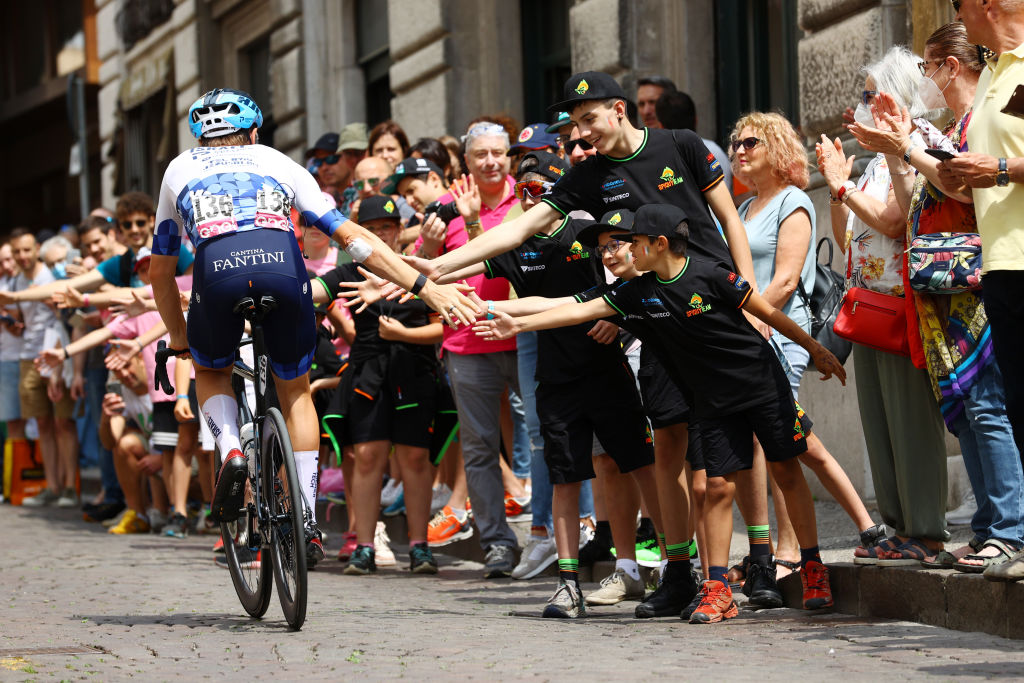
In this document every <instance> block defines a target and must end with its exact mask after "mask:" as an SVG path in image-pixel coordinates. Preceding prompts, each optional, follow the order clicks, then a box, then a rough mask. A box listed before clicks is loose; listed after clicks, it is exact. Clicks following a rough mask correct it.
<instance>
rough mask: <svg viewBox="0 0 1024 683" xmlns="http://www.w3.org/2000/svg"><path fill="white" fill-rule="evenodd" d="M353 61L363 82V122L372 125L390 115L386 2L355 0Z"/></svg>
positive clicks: (389, 63)
mask: <svg viewBox="0 0 1024 683" xmlns="http://www.w3.org/2000/svg"><path fill="white" fill-rule="evenodd" d="M356 63H357V64H358V65H359V67H360V68H361V69H362V70H363V80H364V82H365V84H366V121H367V123H368V124H369V125H370V126H371V127H372V126H374V125H376V124H378V123H380V122H381V121H385V120H387V119H390V118H391V76H390V75H389V73H388V70H389V69H390V68H391V52H390V51H389V49H388V3H384V2H377V1H376V0H358V2H357V4H356Z"/></svg>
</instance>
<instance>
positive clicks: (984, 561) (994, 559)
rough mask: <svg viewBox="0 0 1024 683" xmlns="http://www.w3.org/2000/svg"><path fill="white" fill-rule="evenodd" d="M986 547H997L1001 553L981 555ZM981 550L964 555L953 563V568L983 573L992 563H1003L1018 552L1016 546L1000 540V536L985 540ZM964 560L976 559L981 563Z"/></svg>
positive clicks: (971, 572)
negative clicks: (966, 562) (969, 562)
mask: <svg viewBox="0 0 1024 683" xmlns="http://www.w3.org/2000/svg"><path fill="white" fill-rule="evenodd" d="M985 548H995V549H996V550H998V551H999V553H998V554H996V555H981V554H980V553H981V550H984V549H985ZM981 550H978V551H977V552H974V553H971V554H970V555H964V556H963V557H962V558H961V559H960V560H958V561H957V562H956V564H954V565H953V569H955V570H957V571H958V572H964V573H965V574H981V573H983V572H984V571H985V570H986V569H988V568H989V567H991V566H992V565H994V564H1002V563H1003V562H1006V561H1007V560H1009V559H1010V558H1011V557H1013V556H1014V555H1015V554H1016V553H1017V548H1014V547H1013V546H1012V545H1010V544H1009V543H1004V542H1003V541H1000V540H999V539H998V538H990V539H988V540H987V541H985V543H984V544H982V546H981ZM964 560H975V561H977V562H981V564H964Z"/></svg>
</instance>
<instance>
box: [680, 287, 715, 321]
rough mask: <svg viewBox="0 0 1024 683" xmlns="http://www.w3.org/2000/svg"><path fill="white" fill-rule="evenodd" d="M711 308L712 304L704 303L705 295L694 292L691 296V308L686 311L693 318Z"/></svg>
mask: <svg viewBox="0 0 1024 683" xmlns="http://www.w3.org/2000/svg"><path fill="white" fill-rule="evenodd" d="M710 310H711V304H706V303H704V297H702V296H701V295H700V294H697V293H696V292H694V294H693V296H691V297H690V310H688V311H687V312H686V317H687V318H692V317H693V316H695V315H700V314H701V313H707V312H708V311H710Z"/></svg>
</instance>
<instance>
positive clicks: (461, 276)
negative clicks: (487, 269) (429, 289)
mask: <svg viewBox="0 0 1024 683" xmlns="http://www.w3.org/2000/svg"><path fill="white" fill-rule="evenodd" d="M483 274H484V264H483V261H481V262H480V263H474V264H473V265H471V266H467V267H465V268H460V269H459V270H457V271H455V272H454V273H448V274H447V275H442V276H441V277H439V278H437V279H436V280H435V281H434V282H436V283H437V284H439V285H443V284H447V283H449V282H458V281H459V280H465V279H466V278H467V277H473V276H474V275H483Z"/></svg>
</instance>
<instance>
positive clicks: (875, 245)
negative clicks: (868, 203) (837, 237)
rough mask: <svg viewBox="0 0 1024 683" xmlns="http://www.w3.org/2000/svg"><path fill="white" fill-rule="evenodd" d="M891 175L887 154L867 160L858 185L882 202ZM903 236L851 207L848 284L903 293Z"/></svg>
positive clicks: (848, 286)
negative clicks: (887, 231) (881, 227)
mask: <svg viewBox="0 0 1024 683" xmlns="http://www.w3.org/2000/svg"><path fill="white" fill-rule="evenodd" d="M891 186H892V178H891V176H890V175H889V164H887V163H886V161H885V155H884V154H878V155H877V156H875V158H874V159H872V160H871V161H870V162H869V163H868V167H867V168H866V169H864V174H863V175H862V176H861V177H860V180H858V181H857V189H859V190H860V191H861V192H863V193H864V194H866V195H867V196H869V197H872V198H873V199H877V200H878V201H880V202H882V203H883V204H884V203H885V201H886V200H887V199H888V198H889V188H890V187H891ZM903 244H904V243H903V238H902V237H901V238H900V239H893V238H891V237H887V236H885V235H883V234H882V233H880V232H878V231H877V230H875V229H874V228H872V227H871V226H869V225H868V224H867V223H865V222H864V221H862V220H861V219H860V218H858V217H857V216H856V215H855V214H854V213H853V212H852V211H851V212H850V215H849V218H847V221H846V253H847V265H846V286H847V288H850V287H861V288H863V289H870V290H872V291H874V292H881V293H882V294H889V295H892V296H903V292H904V284H903V260H904V259H903V250H904V246H903Z"/></svg>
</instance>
